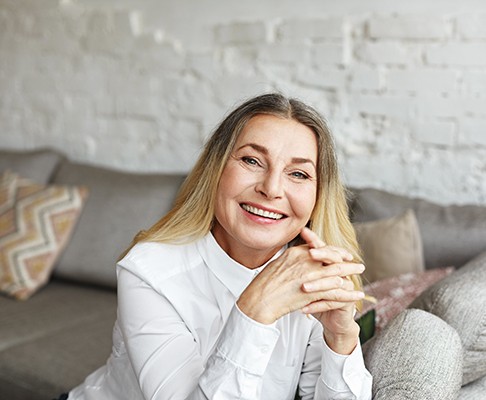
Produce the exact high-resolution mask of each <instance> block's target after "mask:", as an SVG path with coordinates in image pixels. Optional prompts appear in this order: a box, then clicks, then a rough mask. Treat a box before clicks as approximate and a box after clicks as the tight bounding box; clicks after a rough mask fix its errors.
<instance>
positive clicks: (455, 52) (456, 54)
mask: <svg viewBox="0 0 486 400" xmlns="http://www.w3.org/2000/svg"><path fill="white" fill-rule="evenodd" d="M425 57H426V60H427V63H429V64H432V65H459V66H485V65H486V44H485V43H466V42H455V43H454V42H449V43H446V44H441V45H431V46H430V47H428V48H427V49H426V50H425Z"/></svg>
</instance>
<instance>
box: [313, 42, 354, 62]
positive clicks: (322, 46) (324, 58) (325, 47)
mask: <svg viewBox="0 0 486 400" xmlns="http://www.w3.org/2000/svg"><path fill="white" fill-rule="evenodd" d="M312 50H313V52H314V60H315V63H317V64H318V65H320V64H346V63H348V62H349V60H350V57H351V54H350V48H349V47H347V46H344V45H342V44H333V43H319V44H316V45H315V46H312Z"/></svg>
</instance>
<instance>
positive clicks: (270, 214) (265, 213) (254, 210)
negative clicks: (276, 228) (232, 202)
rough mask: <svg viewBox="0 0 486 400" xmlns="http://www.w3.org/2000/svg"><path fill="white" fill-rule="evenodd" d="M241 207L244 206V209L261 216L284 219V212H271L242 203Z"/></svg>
mask: <svg viewBox="0 0 486 400" xmlns="http://www.w3.org/2000/svg"><path fill="white" fill-rule="evenodd" d="M241 207H242V208H243V210H245V211H248V212H250V213H252V214H255V215H259V216H261V217H265V218H271V219H282V218H283V215H282V214H277V213H274V212H271V211H265V210H261V209H259V208H256V207H253V206H249V205H248V204H242V205H241Z"/></svg>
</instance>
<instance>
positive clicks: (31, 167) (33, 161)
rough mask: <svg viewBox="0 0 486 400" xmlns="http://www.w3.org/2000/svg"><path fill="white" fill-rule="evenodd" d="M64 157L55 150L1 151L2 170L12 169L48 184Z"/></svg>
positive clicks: (0, 168)
mask: <svg viewBox="0 0 486 400" xmlns="http://www.w3.org/2000/svg"><path fill="white" fill-rule="evenodd" d="M63 158H64V157H63V156H62V155H61V154H59V153H56V152H55V151H53V150H35V151H27V152H25V151H22V152H16V151H7V150H1V151H0V172H2V171H6V170H10V171H13V172H16V173H18V174H19V175H22V176H24V177H26V178H28V179H31V180H32V181H34V182H37V183H40V184H46V183H48V182H49V180H50V179H51V176H52V175H53V173H54V171H55V170H56V168H57V166H58V164H59V163H60V162H61V160H62V159H63Z"/></svg>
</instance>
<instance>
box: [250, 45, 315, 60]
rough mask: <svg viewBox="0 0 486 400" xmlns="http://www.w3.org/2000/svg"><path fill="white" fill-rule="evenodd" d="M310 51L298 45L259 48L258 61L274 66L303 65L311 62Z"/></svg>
mask: <svg viewBox="0 0 486 400" xmlns="http://www.w3.org/2000/svg"><path fill="white" fill-rule="evenodd" d="M309 58H310V49H309V48H308V47H307V46H302V45H296V44H273V45H264V46H259V47H258V60H260V61H264V62H270V63H272V64H278V63H283V64H301V63H307V62H309Z"/></svg>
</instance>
